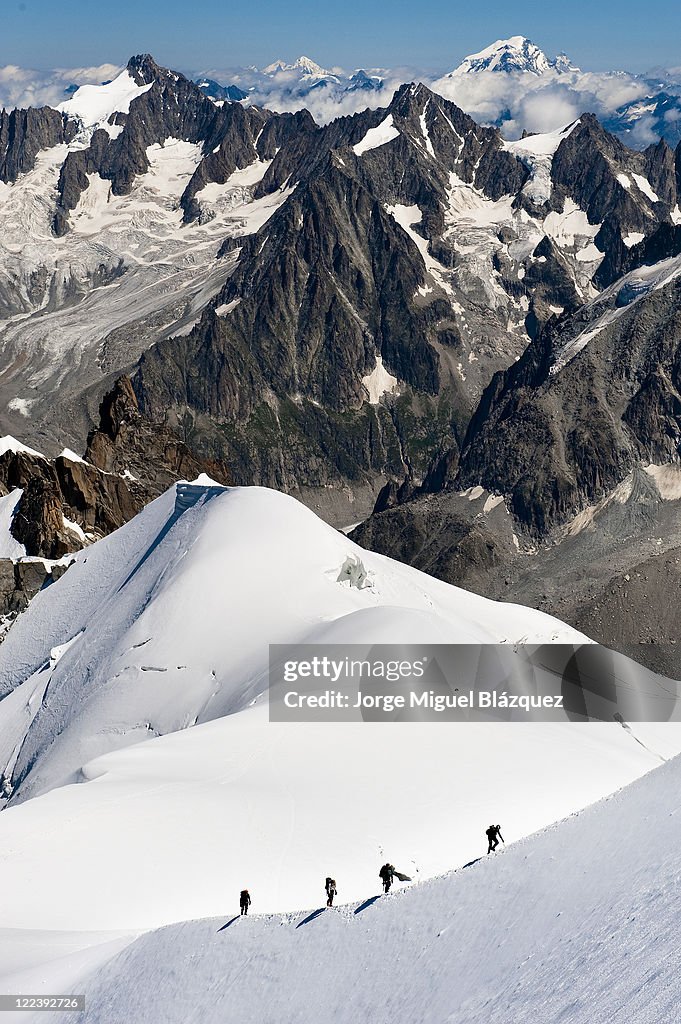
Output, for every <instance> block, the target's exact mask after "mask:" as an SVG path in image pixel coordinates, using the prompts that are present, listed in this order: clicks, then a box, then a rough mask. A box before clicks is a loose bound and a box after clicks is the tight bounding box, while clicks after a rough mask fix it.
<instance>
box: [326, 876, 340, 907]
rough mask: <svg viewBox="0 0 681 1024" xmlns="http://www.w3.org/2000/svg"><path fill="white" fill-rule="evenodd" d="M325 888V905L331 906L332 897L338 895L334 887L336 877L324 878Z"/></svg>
mask: <svg viewBox="0 0 681 1024" xmlns="http://www.w3.org/2000/svg"><path fill="white" fill-rule="evenodd" d="M325 889H326V905H327V907H332V906H333V898H334V896H337V895H338V890H337V889H336V879H335V878H327V879H326V886H325Z"/></svg>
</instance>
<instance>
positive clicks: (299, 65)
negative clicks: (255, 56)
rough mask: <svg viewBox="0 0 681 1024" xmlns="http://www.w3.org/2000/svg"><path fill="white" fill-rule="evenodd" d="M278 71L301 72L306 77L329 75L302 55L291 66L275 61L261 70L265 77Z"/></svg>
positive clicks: (284, 62)
mask: <svg viewBox="0 0 681 1024" xmlns="http://www.w3.org/2000/svg"><path fill="white" fill-rule="evenodd" d="M279 71H302V72H304V73H305V74H306V75H318V76H320V77H324V76H325V75H329V74H331V72H330V71H327V70H326V69H325V68H323V67H322V66H321V65H320V64H317V62H316V61H314V60H312V59H311V58H310V57H306V56H304V55H301V56H300V57H297V58H296V60H294V61H293V63H292V64H289V63H287V62H286V61H285V60H275V61H273V62H272V63H271V64H268V65H267V67H266V68H263V72H264V73H265V74H266V75H276V74H277V73H278V72H279Z"/></svg>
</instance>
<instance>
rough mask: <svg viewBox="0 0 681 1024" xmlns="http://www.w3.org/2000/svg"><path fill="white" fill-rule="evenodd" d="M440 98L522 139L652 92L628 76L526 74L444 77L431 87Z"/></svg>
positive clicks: (604, 113) (600, 113)
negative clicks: (525, 133)
mask: <svg viewBox="0 0 681 1024" xmlns="http://www.w3.org/2000/svg"><path fill="white" fill-rule="evenodd" d="M430 85H431V88H432V89H433V90H434V91H435V92H438V93H439V94H440V95H441V96H445V97H446V98H447V99H450V100H452V101H453V102H454V103H457V104H458V105H459V106H460V107H461V108H462V109H463V110H465V111H466V112H467V113H469V114H470V115H471V117H474V118H475V119H476V120H478V121H481V122H483V123H486V124H492V123H494V122H495V121H497V120H498V119H500V118H503V119H504V122H505V123H504V128H503V131H504V134H505V135H507V136H508V137H509V138H513V137H517V136H519V135H520V134H521V133H522V130H523V128H525V129H527V130H528V131H532V132H546V131H553V130H554V129H556V128H559V127H561V125H564V124H567V123H569V122H570V121H572V120H574V119H575V118H576V117H578V116H579V115H580V114H582V113H586V112H591V113H594V114H596V115H597V116H599V117H605V116H607V115H609V114H612V113H613V112H614V111H615V110H617V108H618V107H620V106H622V105H624V104H625V103H630V102H631V101H632V100H635V99H639V98H641V97H643V96H645V95H646V94H647V93H649V92H650V85H649V83H646V82H645V81H643V80H642V79H640V78H636V77H635V76H633V75H628V74H626V73H624V72H617V73H612V74H596V73H593V72H582V71H574V72H555V71H547V72H545V73H544V74H542V75H529V74H523V73H521V72H517V73H508V74H499V73H497V72H494V71H481V72H478V73H477V74H469V75H460V76H454V77H449V76H445V77H444V78H440V79H438V80H436V81H435V82H432V83H430Z"/></svg>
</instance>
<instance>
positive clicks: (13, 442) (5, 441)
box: [0, 434, 45, 459]
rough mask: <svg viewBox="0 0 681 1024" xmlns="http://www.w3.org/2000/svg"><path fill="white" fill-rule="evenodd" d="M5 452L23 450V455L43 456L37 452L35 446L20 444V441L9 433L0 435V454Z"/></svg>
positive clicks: (39, 457)
mask: <svg viewBox="0 0 681 1024" xmlns="http://www.w3.org/2000/svg"><path fill="white" fill-rule="evenodd" d="M5 452H23V453H24V455H34V456H35V457H36V458H38V459H44V458H45V456H44V455H43V453H42V452H37V451H36V450H35V448H29V447H28V446H27V445H25V444H22V443H21V441H17V439H16V437H12V435H11V434H5V436H4V437H0V455H4V454H5Z"/></svg>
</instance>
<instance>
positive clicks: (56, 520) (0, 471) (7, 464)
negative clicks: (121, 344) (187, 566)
mask: <svg viewBox="0 0 681 1024" xmlns="http://www.w3.org/2000/svg"><path fill="white" fill-rule="evenodd" d="M86 455H87V459H86V461H73V460H71V459H69V458H66V457H65V456H63V455H60V456H58V457H57V458H56V459H54V460H53V461H50V460H48V459H44V458H42V457H37V456H33V455H30V454H28V453H26V452H21V451H19V452H13V451H8V452H5V454H4V455H2V456H0V494H8V493H10V492H11V491H13V490H15V489H16V488H21V489H22V490H23V494H22V496H21V498H20V499H19V502H18V503H17V506H16V509H15V512H14V517H13V520H12V523H11V532H12V535H13V536H14V537H15V539H16V540H17V541H19V543H21V544H23V545H24V546H25V548H26V553H27V554H28V555H34V556H39V557H42V558H49V559H56V558H61V557H62V556H63V555H65V554H67V553H69V552H72V551H77V550H79V549H80V548H82V547H83V546H84V545H85V544H86V543H87V542H88V541H89V540H94V539H97V538H99V537H103V536H106V535H107V534H109V533H111V532H112V531H113V530H116V529H118V527H119V526H123V524H124V523H127V522H128V521H129V520H130V519H132V518H133V516H135V515H137V513H138V512H140V511H141V509H142V508H143V507H144V505H145V504H146V503H147V502H148V501H150V500H151V499H152V498H155V497H157V496H158V495H159V494H161V493H162V492H163V491H164V490H166V489H167V488H168V487H170V486H171V484H173V483H174V482H175V481H176V480H178V479H181V478H185V479H190V480H191V479H195V478H196V477H197V476H199V475H200V474H201V473H209V474H210V475H211V477H213V479H216V480H217V481H218V482H219V483H228V482H229V475H228V473H227V470H226V467H225V466H224V465H222V464H221V463H219V462H215V461H210V460H205V459H204V460H200V459H197V458H196V457H195V456H194V455H193V454H192V453H191V452H190V451H189V449H188V448H187V446H186V445H185V444H184V443H183V442H181V441H179V440H178V439H177V437H175V436H173V435H171V434H170V433H169V432H168V431H167V430H166V429H164V428H163V426H162V425H159V424H153V423H151V422H150V421H149V420H147V419H145V418H144V417H143V416H142V415H141V414H140V411H139V408H138V405H137V399H136V397H135V394H134V391H133V389H132V385H131V383H130V380H129V378H127V377H122V378H120V379H119V380H118V381H117V382H116V385H115V387H114V389H113V390H112V391H111V392H110V393H109V394H108V395H106V397H105V398H104V401H103V402H102V407H101V422H100V427H99V429H98V430H95V431H93V432H92V433H91V435H90V438H89V443H88V450H87V453H86ZM65 519H66V520H68V521H69V522H71V523H76V524H77V526H76V529H73V528H72V527H71V526H69V523H68V522H66V521H65ZM82 533H85V534H86V535H87V538H88V539H87V540H86V541H84V540H83V536H82ZM17 564H19V563H17ZM26 564H29V563H26ZM17 600H19V599H17ZM0 608H1V605H0ZM0 614H2V611H1V610H0Z"/></svg>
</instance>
